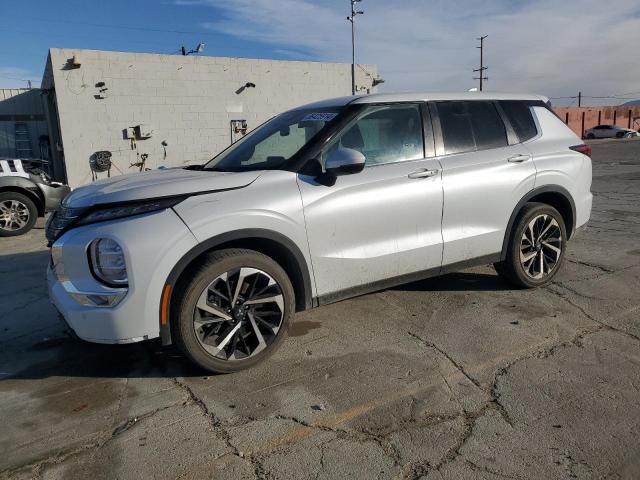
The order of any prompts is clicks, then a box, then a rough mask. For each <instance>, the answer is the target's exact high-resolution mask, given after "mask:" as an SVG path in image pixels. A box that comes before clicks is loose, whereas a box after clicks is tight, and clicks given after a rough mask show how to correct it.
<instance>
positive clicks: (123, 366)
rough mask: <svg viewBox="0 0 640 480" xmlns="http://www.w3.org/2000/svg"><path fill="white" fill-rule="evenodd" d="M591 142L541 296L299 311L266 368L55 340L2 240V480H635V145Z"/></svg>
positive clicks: (30, 243) (498, 288)
mask: <svg viewBox="0 0 640 480" xmlns="http://www.w3.org/2000/svg"><path fill="white" fill-rule="evenodd" d="M593 149H594V182H593V188H592V190H593V192H594V210H593V213H592V218H591V222H590V224H589V227H588V228H587V229H586V230H585V231H581V232H579V233H578V234H577V236H576V237H575V238H574V239H573V240H572V241H571V242H570V243H569V249H568V255H567V258H566V261H565V264H564V266H563V268H562V271H561V272H560V273H559V274H558V275H557V276H556V278H555V280H554V282H553V284H552V285H550V286H548V287H546V288H542V289H538V290H515V289H512V288H511V287H510V286H508V285H506V284H504V283H502V282H501V281H500V280H499V279H498V277H497V276H496V275H495V273H494V271H493V269H492V268H491V267H479V268H474V269H470V270H466V271H463V272H459V273H455V274H451V275H447V276H445V277H440V278H434V279H429V280H425V281H421V282H417V283H413V284H409V285H403V286H401V287H398V288H395V289H391V290H386V291H383V292H379V293H376V294H372V295H367V296H363V297H359V298H355V299H352V300H348V301H344V302H341V303H338V304H334V305H330V306H327V307H323V308H320V309H316V310H312V311H309V312H304V313H302V314H299V315H297V317H296V319H295V323H294V324H293V326H292V328H291V331H290V337H289V338H288V339H287V340H286V341H285V343H284V344H283V346H282V347H281V349H280V350H279V351H278V352H277V353H276V354H275V355H274V356H273V357H272V358H271V359H270V360H269V361H268V362H266V363H265V364H263V365H260V366H258V367H256V368H253V369H251V370H247V371H244V372H241V373H238V374H233V375H226V376H215V375H209V374H206V373H203V372H202V371H199V370H197V369H196V368H195V367H193V366H192V365H191V364H189V362H188V361H187V360H186V359H184V358H183V357H182V355H180V354H179V352H177V351H176V350H175V349H173V348H162V347H161V346H159V345H158V344H157V343H156V342H147V343H144V344H137V345H123V346H107V345H92V344H87V343H83V342H79V341H74V340H71V339H69V338H67V337H66V336H65V335H64V330H63V328H62V327H61V326H60V325H59V324H58V321H57V319H56V314H55V312H54V310H53V308H52V307H51V306H50V305H49V302H48V299H47V293H46V284H45V280H44V268H45V265H46V262H47V259H48V252H47V250H46V248H45V246H44V244H45V241H44V235H43V231H42V229H41V227H40V228H38V229H35V230H33V231H32V232H30V233H29V234H28V235H26V236H24V237H20V238H13V239H0V285H1V288H0V424H1V425H2V427H1V428H0V452H2V454H1V455H0V478H16V479H23V478H25V479H26V478H42V479H57V478H64V479H76V478H77V479H85V478H93V479H96V480H97V479H101V478H122V479H128V478H131V479H139V478H189V479H191V478H212V479H213V478H216V479H218V478H234V479H254V478H259V479H263V478H264V479H288V478H291V479H336V478H424V479H429V480H432V479H460V478H478V479H503V478H512V479H540V478H549V479H558V478H621V479H627V478H628V479H636V478H640V241H639V240H638V238H639V235H640V141H618V142H613V143H599V144H597V145H594V146H593Z"/></svg>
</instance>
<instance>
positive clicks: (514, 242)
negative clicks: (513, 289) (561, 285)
mask: <svg viewBox="0 0 640 480" xmlns="http://www.w3.org/2000/svg"><path fill="white" fill-rule="evenodd" d="M566 242H567V232H566V227H565V224H564V220H563V218H562V215H560V212H558V211H557V210H556V209H555V208H553V207H552V206H550V205H546V204H543V203H528V204H526V205H525V206H524V207H523V208H522V210H521V211H520V213H519V214H518V217H517V218H516V222H515V224H514V227H513V232H512V234H511V236H510V239H509V245H508V246H507V256H506V258H505V260H504V261H502V262H499V263H496V264H494V267H495V269H496V271H497V272H498V274H499V275H500V276H501V277H502V278H504V279H505V280H507V281H508V282H510V283H512V284H514V285H516V286H519V287H525V288H533V287H540V286H543V285H546V284H548V283H549V282H550V281H551V279H552V278H553V277H554V276H555V274H556V273H558V270H559V269H560V265H561V264H562V261H563V259H564V253H565V247H566Z"/></svg>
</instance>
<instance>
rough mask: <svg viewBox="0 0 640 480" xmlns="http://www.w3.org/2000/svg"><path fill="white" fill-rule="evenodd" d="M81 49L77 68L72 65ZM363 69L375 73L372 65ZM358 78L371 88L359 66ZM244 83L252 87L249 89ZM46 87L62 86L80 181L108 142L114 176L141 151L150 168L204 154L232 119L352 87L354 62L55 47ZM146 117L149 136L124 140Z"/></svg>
mask: <svg viewBox="0 0 640 480" xmlns="http://www.w3.org/2000/svg"><path fill="white" fill-rule="evenodd" d="M74 56H75V57H76V59H77V61H78V62H80V64H81V65H80V67H79V68H72V67H71V66H70V64H69V63H68V60H69V59H71V58H72V57H74ZM364 68H365V69H366V70H367V71H369V72H370V73H371V74H372V75H373V76H375V74H376V67H375V66H371V65H365V66H364ZM356 81H357V84H358V85H363V86H365V85H366V86H371V78H370V77H367V76H366V75H365V73H364V72H362V70H359V69H358V72H357V77H356ZM247 82H251V83H254V84H255V88H244V89H242V87H243V86H244V85H245V84H246V83H247ZM101 83H104V86H101ZM43 88H54V89H55V100H56V104H57V109H58V118H59V124H60V131H61V137H62V138H61V140H62V144H63V147H64V156H65V164H66V171H67V178H68V182H69V184H70V185H71V186H72V187H77V186H79V185H83V184H86V183H88V182H90V181H91V180H92V176H91V170H90V167H89V160H90V158H91V156H92V155H93V154H94V153H95V152H97V151H101V150H108V151H110V152H112V155H113V156H112V158H111V159H112V162H113V164H114V167H113V168H112V170H111V174H112V175H117V174H120V173H130V172H135V171H137V169H136V168H135V167H131V164H132V163H135V162H137V161H139V160H140V157H139V155H141V154H143V153H145V154H148V159H147V161H146V167H147V168H152V169H153V168H157V167H158V166H160V165H165V166H179V165H185V164H189V163H201V162H204V161H206V160H208V159H210V158H211V157H213V156H214V155H215V154H216V153H218V152H219V151H221V150H222V149H224V148H225V147H227V146H228V145H229V143H230V138H231V130H230V121H231V120H234V119H243V120H247V122H248V126H249V129H250V130H251V129H252V128H255V127H256V126H258V125H260V124H261V123H262V122H264V121H265V120H267V119H269V118H270V117H272V116H273V115H275V114H277V113H280V112H282V111H283V110H286V109H288V108H292V107H295V106H297V105H301V104H304V103H308V102H312V101H315V100H320V99H324V98H330V97H338V96H344V95H349V94H350V93H351V66H350V65H349V64H337V63H319V62H297V61H275V60H254V59H240V58H222V57H205V56H186V57H185V56H179V55H155V54H141V53H120V52H102V51H92V50H71V49H51V50H50V51H49V59H48V61H47V67H46V69H45V75H44V78H43ZM143 123H144V124H151V125H152V126H153V128H154V130H155V132H154V135H153V136H152V137H151V138H149V139H146V140H137V141H136V143H135V145H132V143H131V141H130V140H127V139H125V138H123V130H125V129H127V128H128V127H132V126H135V125H137V124H143ZM163 141H165V142H166V143H167V146H166V147H164V146H163V145H162V142H163ZM132 147H133V148H132ZM165 150H166V154H165ZM104 176H106V174H99V177H100V178H102V177H104Z"/></svg>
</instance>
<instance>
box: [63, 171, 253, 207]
mask: <svg viewBox="0 0 640 480" xmlns="http://www.w3.org/2000/svg"><path fill="white" fill-rule="evenodd" d="M260 173H261V172H260V171H252V172H237V173H236V172H233V173H231V172H212V171H206V170H185V169H183V168H168V169H163V170H152V171H148V172H142V173H132V174H127V175H121V176H118V177H114V178H108V179H105V180H100V181H97V182H94V183H91V184H89V185H85V186H84V187H80V188H78V189H76V190H74V191H73V192H71V194H70V195H68V196H67V197H66V198H65V200H64V205H65V206H69V207H73V208H80V207H89V206H92V205H99V204H105V203H119V202H131V201H136V200H145V199H150V198H158V197H171V196H176V195H188V194H194V193H202V192H215V191H216V190H229V189H236V188H243V187H246V186H247V185H249V184H251V183H252V182H253V181H254V180H255V179H256V178H258V177H259V176H260Z"/></svg>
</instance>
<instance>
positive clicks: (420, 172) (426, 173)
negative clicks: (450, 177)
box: [409, 168, 439, 178]
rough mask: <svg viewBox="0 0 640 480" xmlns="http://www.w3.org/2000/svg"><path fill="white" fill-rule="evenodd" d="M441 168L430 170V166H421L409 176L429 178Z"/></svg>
mask: <svg viewBox="0 0 640 480" xmlns="http://www.w3.org/2000/svg"><path fill="white" fill-rule="evenodd" d="M438 172H439V170H437V169H436V170H429V169H428V168H421V169H420V170H416V171H415V172H411V173H410V174H409V178H429V177H433V176H435V175H437V174H438Z"/></svg>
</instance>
